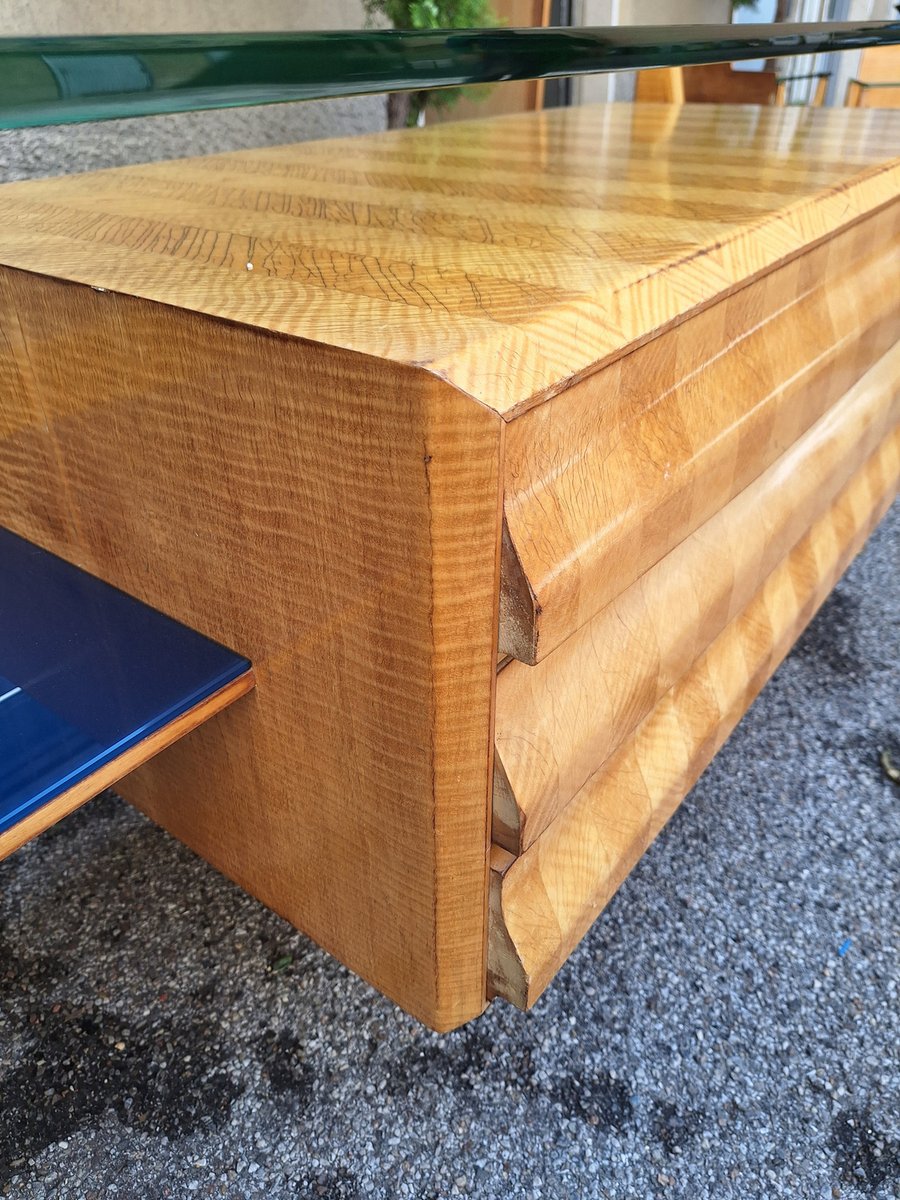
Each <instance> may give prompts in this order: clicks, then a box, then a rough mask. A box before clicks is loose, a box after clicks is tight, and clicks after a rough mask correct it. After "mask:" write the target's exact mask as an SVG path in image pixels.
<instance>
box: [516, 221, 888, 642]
mask: <svg viewBox="0 0 900 1200" xmlns="http://www.w3.org/2000/svg"><path fill="white" fill-rule="evenodd" d="M898 338H900V203H897V204H895V205H893V206H891V207H890V208H888V209H885V210H883V211H882V212H880V213H878V214H876V215H875V216H873V217H871V218H869V219H868V220H867V221H865V222H861V223H859V224H857V225H856V226H854V227H853V228H852V229H850V230H848V231H846V232H844V233H842V234H839V235H837V236H836V237H834V238H833V239H832V240H830V241H829V242H827V243H825V244H823V245H821V246H818V247H816V248H815V249H813V250H811V251H810V252H809V253H808V254H806V255H802V256H800V257H798V258H795V259H793V260H792V261H791V262H790V263H789V264H787V265H786V266H784V267H782V268H781V269H779V270H778V271H775V272H773V273H772V274H770V275H768V276H765V277H764V278H762V279H760V280H758V281H757V282H755V283H752V284H750V285H749V286H748V287H746V288H744V289H742V290H741V291H740V292H736V293H734V294H733V295H731V296H729V297H728V298H726V299H725V300H724V301H723V302H722V303H721V304H718V305H716V306H715V307H713V308H708V309H705V310H704V311H702V312H700V313H698V314H697V315H695V316H694V317H692V318H691V319H690V320H688V321H685V322H684V323H683V324H681V325H679V326H678V327H677V328H675V329H673V330H670V331H669V332H668V333H666V334H663V335H662V336H660V337H658V338H656V339H655V340H654V341H653V342H651V343H649V344H647V345H644V346H641V347H639V348H638V349H637V350H635V351H634V352H633V353H631V354H628V355H625V356H624V357H623V358H621V359H619V360H617V361H616V362H615V363H613V364H612V365H611V366H609V367H606V368H605V369H603V370H601V371H599V372H597V373H595V374H594V375H592V376H591V377H590V378H589V379H586V380H583V381H581V382H580V383H577V384H575V385H574V386H572V387H571V388H569V389H568V390H567V391H565V392H563V393H560V394H559V395H557V396H554V397H552V398H551V399H549V400H548V401H546V402H545V403H544V404H542V405H540V406H539V407H537V408H534V409H532V410H531V411H530V412H528V413H526V414H525V415H524V416H522V417H520V418H519V419H518V420H515V421H512V422H511V423H510V424H509V427H508V436H507V439H506V464H505V477H506V486H505V493H506V494H505V500H504V507H505V514H506V522H507V534H506V536H505V538H504V554H503V576H502V587H503V598H502V600H501V613H502V621H501V630H500V649H501V651H502V652H505V653H508V654H510V655H512V656H513V657H516V658H519V659H521V660H522V661H524V662H532V663H533V662H536V661H539V660H540V659H541V658H543V657H545V656H546V655H547V654H548V653H550V652H551V651H552V650H553V649H554V648H555V647H556V646H558V645H559V644H560V643H561V642H563V641H564V640H565V638H567V637H568V636H569V635H570V634H571V633H572V632H574V630H576V629H578V628H580V626H581V625H583V624H584V622H585V621H587V620H589V619H590V618H591V617H593V616H594V614H595V613H597V612H598V611H599V610H600V609H601V608H602V607H603V606H604V605H606V604H608V603H609V601H610V600H612V599H613V598H614V597H615V596H616V595H618V594H619V593H620V592H622V591H623V590H624V589H625V588H626V587H628V586H629V585H630V584H632V583H633V582H634V580H635V579H636V578H638V576H640V575H641V574H643V572H644V571H646V570H647V569H648V568H649V567H651V566H652V565H653V564H654V563H655V562H657V561H658V560H659V559H660V558H662V557H663V555H665V554H666V553H667V552H668V551H669V550H671V549H672V547H673V546H676V545H677V544H678V543H679V542H680V541H682V540H683V539H684V538H685V537H686V536H687V535H688V534H689V533H691V532H692V531H693V530H694V529H696V528H697V527H698V526H699V525H701V524H702V523H703V522H704V521H706V520H708V519H709V517H711V516H712V515H713V514H714V513H715V512H718V510H719V509H720V508H721V507H722V506H723V505H724V504H727V503H728V501H729V500H731V498H732V497H733V496H735V495H737V494H738V493H739V492H740V491H741V490H742V489H743V488H744V487H746V486H747V484H749V483H750V482H751V481H752V480H753V479H754V478H756V476H758V475H759V474H760V472H761V471H763V470H764V469H765V468H766V467H767V466H768V465H769V464H770V463H772V462H774V461H775V459H776V458H777V457H778V456H779V455H780V454H782V453H783V452H784V451H785V450H786V449H787V448H788V447H789V446H790V445H791V444H792V443H793V442H794V441H795V439H796V438H797V437H799V436H800V435H801V434H802V433H803V432H804V431H805V430H806V429H808V428H809V427H810V425H812V424H813V422H814V421H816V420H817V419H818V418H819V417H820V416H822V415H823V413H825V412H827V411H828V409H829V408H830V406H831V405H832V404H834V403H835V402H836V401H837V400H838V399H839V398H840V397H841V396H842V395H843V394H844V393H845V392H846V391H847V389H848V388H849V387H850V386H851V385H852V384H853V383H854V382H855V381H856V380H857V379H858V378H859V377H860V376H861V375H862V374H863V372H864V371H866V370H867V369H868V368H869V367H870V366H871V365H872V364H873V363H874V362H875V361H877V359H878V358H879V357H880V356H881V355H882V354H884V353H885V352H886V351H887V350H888V349H889V348H890V347H891V346H893V345H894V343H895V342H896V341H897V340H898Z"/></svg>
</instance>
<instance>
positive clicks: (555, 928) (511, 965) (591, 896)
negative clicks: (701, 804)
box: [488, 432, 900, 1008]
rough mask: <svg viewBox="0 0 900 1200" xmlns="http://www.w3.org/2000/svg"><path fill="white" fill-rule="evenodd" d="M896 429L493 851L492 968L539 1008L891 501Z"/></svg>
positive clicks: (498, 985) (509, 995)
mask: <svg viewBox="0 0 900 1200" xmlns="http://www.w3.org/2000/svg"><path fill="white" fill-rule="evenodd" d="M898 476H900V432H895V433H894V434H892V435H891V436H889V437H888V439H886V441H885V442H884V443H883V444H882V446H881V448H880V449H879V450H878V451H877V452H876V453H875V454H874V455H873V456H872V457H871V458H870V459H869V461H868V462H867V463H866V464H865V466H864V467H863V468H862V469H861V470H860V471H859V472H858V473H857V474H856V475H855V476H854V478H853V479H852V481H851V482H850V483H849V484H848V486H847V487H846V488H845V489H844V490H843V491H842V492H841V494H840V495H839V496H838V498H837V500H836V501H835V503H834V504H833V505H832V506H831V508H830V509H829V510H828V512H827V513H826V514H825V515H824V516H822V517H820V518H819V520H818V521H817V522H816V523H815V524H814V525H813V527H812V529H811V530H810V532H809V533H808V534H807V536H806V537H804V538H803V539H802V541H801V542H799V543H798V545H797V546H796V547H795V548H794V549H793V550H792V551H791V553H790V554H789V555H788V556H787V558H786V559H785V560H784V561H783V562H782V564H781V565H780V566H778V567H777V568H776V569H775V570H774V571H773V572H772V574H771V575H770V576H769V578H768V579H767V580H766V582H765V583H764V584H763V586H762V588H761V589H760V590H759V591H758V592H757V593H756V595H755V596H754V598H753V599H752V600H751V601H750V603H749V604H748V605H747V607H746V609H745V610H744V612H743V613H741V614H740V615H739V616H738V617H736V618H735V619H734V620H733V621H732V622H730V623H729V624H728V625H727V626H726V628H725V629H724V630H723V631H722V633H721V634H720V635H719V637H718V638H716V640H715V641H714V642H713V643H712V645H711V646H710V647H709V649H708V650H707V651H706V653H705V654H703V655H701V657H700V658H699V659H698V660H697V662H696V663H695V664H694V665H693V666H692V667H691V669H690V670H689V671H688V672H687V674H686V675H685V676H684V677H683V678H682V679H681V680H680V681H679V682H678V683H677V684H676V685H675V686H674V687H673V688H671V689H670V690H669V691H668V692H667V693H666V694H665V696H663V698H662V699H661V700H660V701H659V703H658V704H657V705H656V707H655V708H654V709H653V710H652V712H651V713H650V714H649V715H648V716H647V717H645V719H644V720H643V721H642V722H641V723H640V725H638V727H637V728H636V729H635V730H634V732H633V733H632V734H630V735H629V736H628V737H627V738H626V739H625V740H624V742H623V743H622V745H621V746H620V747H619V749H618V750H617V751H616V753H615V754H614V755H613V756H612V758H611V759H610V760H609V761H608V763H607V764H606V765H605V767H604V768H603V769H602V771H600V772H598V773H597V775H595V776H594V777H593V778H591V779H590V780H589V781H588V783H587V784H586V785H585V786H584V787H583V788H582V789H581V791H580V792H579V793H578V795H577V796H576V797H575V799H574V800H573V801H572V803H571V804H569V805H568V807H567V808H566V809H565V811H564V812H563V813H561V814H560V816H559V817H558V818H557V819H556V820H555V821H554V822H553V824H552V825H551V826H550V827H549V828H548V829H547V830H546V831H545V832H544V834H543V835H542V836H541V837H540V838H538V839H537V841H536V842H535V843H534V844H533V845H531V846H530V847H529V848H528V849H527V850H526V851H525V852H524V853H523V854H521V855H519V856H518V857H516V856H514V855H512V854H510V853H508V852H507V851H506V850H502V849H500V848H496V847H495V849H494V851H493V857H492V871H491V900H490V904H491V918H490V921H491V923H490V934H489V954H488V976H489V987H490V989H491V990H492V993H493V994H494V995H497V996H503V997H505V998H506V999H507V1000H509V1001H511V1002H512V1003H514V1004H516V1005H518V1006H519V1007H522V1008H527V1007H529V1006H530V1005H531V1004H533V1003H534V1001H535V1000H536V999H537V998H538V997H539V996H540V994H541V992H542V991H543V990H544V988H545V987H546V986H547V984H548V983H549V982H550V980H551V979H552V978H553V975H554V974H555V973H556V972H557V971H558V970H559V968H560V966H561V965H562V964H563V962H564V961H565V959H566V958H567V957H568V955H569V954H570V953H571V951H572V950H573V949H574V948H575V946H576V945H577V944H578V942H579V941H580V939H581V938H582V937H583V936H584V934H585V933H586V932H587V930H588V928H589V927H590V925H591V923H592V922H593V921H594V919H595V918H596V917H597V916H598V914H599V913H600V912H601V910H602V909H603V908H604V907H605V905H606V904H607V902H608V901H609V899H610V898H611V897H612V895H613V894H614V893H615V891H616V889H617V888H618V887H619V885H620V884H621V883H622V881H623V880H624V879H625V877H626V876H627V874H628V872H629V871H630V870H631V868H632V867H633V866H634V864H635V863H636V862H637V861H638V859H639V858H640V857H641V855H642V854H643V852H644V851H645V850H646V849H647V847H648V846H649V844H650V843H651V842H652V840H653V838H654V837H655V836H656V835H657V834H658V833H659V831H660V829H662V827H663V826H664V825H665V823H666V821H667V820H668V819H669V817H670V816H671V815H672V813H673V812H674V811H675V809H676V808H677V807H678V805H679V804H680V803H681V801H682V799H683V798H684V796H685V794H686V793H687V791H688V790H689V788H691V787H692V786H693V784H694V782H695V781H696V780H697V778H698V777H699V775H700V774H701V772H702V771H703V769H704V767H705V766H706V765H707V763H708V762H709V761H710V760H711V759H712V757H713V755H714V754H715V752H716V750H717V749H718V748H719V746H721V745H722V743H723V742H724V741H725V739H726V738H727V737H728V734H729V733H730V732H731V730H732V729H733V728H734V726H735V725H736V724H737V722H738V720H739V719H740V717H741V715H742V714H743V713H744V712H745V711H746V709H747V708H748V707H749V705H750V703H751V702H752V700H753V698H754V697H755V695H756V694H757V693H758V692H759V690H760V689H761V688H762V686H763V684H764V683H765V681H766V680H767V679H768V678H769V676H770V675H771V673H772V672H773V671H774V669H775V667H776V666H777V665H778V663H779V662H780V661H781V660H782V658H783V657H784V656H785V654H787V652H788V650H789V649H790V647H791V646H792V645H793V643H794V641H795V640H796V638H797V637H798V636H799V634H800V632H801V631H802V630H803V628H804V627H805V626H806V624H807V623H808V621H809V620H810V618H811V617H812V615H813V614H814V613H815V611H816V609H817V608H818V607H819V605H820V604H821V603H822V601H823V600H824V599H825V598H826V596H827V595H828V593H829V591H830V590H831V588H832V587H833V586H834V584H835V582H836V581H837V579H838V577H839V576H840V574H841V573H842V571H843V570H844V569H845V568H846V567H847V565H848V564H849V562H850V561H851V559H852V558H853V556H854V555H855V554H856V553H857V551H858V550H859V549H860V548H861V547H862V545H863V543H864V542H865V539H866V537H867V536H868V534H869V532H870V531H871V529H872V528H873V527H874V525H875V524H876V523H877V521H878V520H879V519H880V517H881V516H882V515H883V513H884V512H885V511H886V509H887V508H888V506H889V504H890V502H891V500H892V498H893V496H894V494H895V493H896V489H897V482H898Z"/></svg>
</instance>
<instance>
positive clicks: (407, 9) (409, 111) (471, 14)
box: [363, 0, 499, 127]
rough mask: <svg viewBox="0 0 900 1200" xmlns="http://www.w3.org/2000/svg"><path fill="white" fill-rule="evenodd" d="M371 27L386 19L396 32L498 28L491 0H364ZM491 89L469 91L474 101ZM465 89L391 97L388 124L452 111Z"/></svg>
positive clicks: (416, 120)
mask: <svg viewBox="0 0 900 1200" xmlns="http://www.w3.org/2000/svg"><path fill="white" fill-rule="evenodd" d="M363 7H364V9H365V12H366V18H367V20H368V22H369V24H374V23H375V21H377V20H378V18H379V17H383V18H386V19H387V20H388V21H389V22H390V23H391V24H392V25H393V26H394V28H395V29H482V28H484V27H485V26H489V25H498V24H499V21H498V19H497V15H496V13H495V12H494V9H493V7H492V5H491V0H363ZM489 90H490V89H489V88H477V89H476V88H469V89H468V93H469V95H470V96H471V97H473V98H475V99H478V98H480V97H481V96H485V95H487V93H488V92H489ZM463 91H464V89H463V88H459V87H454V88H440V89H439V90H437V91H433V92H400V93H394V94H392V95H390V96H389V97H388V124H389V125H391V126H394V127H396V126H398V125H416V124H418V120H419V114H420V113H421V112H423V111H424V110H425V107H426V106H427V105H430V106H432V107H433V108H449V106H450V105H451V104H455V103H456V101H457V100H459V98H460V96H462V95H463Z"/></svg>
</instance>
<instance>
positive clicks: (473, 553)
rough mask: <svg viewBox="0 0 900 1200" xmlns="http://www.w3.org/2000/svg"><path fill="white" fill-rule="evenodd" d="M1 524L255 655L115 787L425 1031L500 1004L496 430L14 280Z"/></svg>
mask: <svg viewBox="0 0 900 1200" xmlns="http://www.w3.org/2000/svg"><path fill="white" fill-rule="evenodd" d="M0 331H2V333H0V363H2V367H0V378H2V379H3V381H4V388H5V390H6V391H7V392H8V393H9V394H12V395H13V396H15V397H16V398H17V399H16V401H15V407H14V409H13V412H12V416H11V417H10V418H8V419H7V423H6V426H5V427H4V436H3V437H2V439H0V521H2V523H4V524H6V525H8V526H9V527H10V528H12V529H13V530H14V531H15V532H17V533H20V534H22V535H23V536H25V537H28V538H30V539H31V540H32V541H35V542H37V543H38V544H40V545H43V546H44V547H45V548H47V549H49V550H52V551H53V552H54V553H57V554H59V555H61V556H62V557H63V558H67V559H69V560H70V561H73V562H75V563H77V564H78V565H79V566H82V567H85V568H86V569H88V570H89V571H91V572H92V573H93V574H96V575H98V576H100V577H101V578H103V579H106V580H108V581H109V582H112V583H114V584H115V585H117V586H119V587H122V588H123V589H124V590H126V591H128V592H130V593H131V594H132V595H135V596H137V597H138V598H139V599H141V600H144V601H145V602H146V603H148V604H151V605H153V606H154V607H156V608H158V609H161V610H162V611H163V612H166V613H169V614H170V615H171V616H173V617H176V618H177V619H179V620H181V621H184V622H185V623H186V624H188V625H190V626H191V627H192V628H195V629H198V630H199V631H200V632H202V633H205V634H207V635H208V636H210V637H213V638H215V639H217V640H218V641H221V642H223V643H224V644H226V645H228V646H231V647H233V648H234V649H235V650H236V651H237V652H239V653H243V654H246V655H247V657H249V658H250V659H252V661H253V663H254V668H255V671H256V677H257V688H256V690H255V692H254V693H253V694H252V695H250V696H249V697H248V698H247V699H246V700H245V701H244V703H242V704H240V705H237V706H235V707H234V708H233V709H230V710H229V711H227V712H225V713H223V714H222V716H221V717H220V718H219V720H218V721H216V722H212V723H211V724H210V725H207V726H205V727H204V728H201V729H199V730H197V731H196V732H195V733H194V734H193V736H192V737H191V738H190V739H189V740H188V741H187V742H185V743H179V744H178V745H175V746H173V747H171V748H170V749H169V750H168V751H167V753H166V754H164V755H161V756H160V757H158V758H156V759H154V760H153V762H152V763H150V764H148V765H147V766H146V767H144V768H142V769H141V770H140V771H138V772H136V773H135V774H134V775H132V776H131V777H130V778H129V780H128V783H127V785H126V786H125V787H123V789H122V790H123V793H124V794H125V796H126V797H127V798H128V799H130V800H133V801H134V802H135V803H136V804H137V805H138V806H139V807H141V808H142V809H143V810H144V811H145V812H147V813H149V815H150V816H152V817H153V818H154V819H155V820H157V821H159V822H160V824H162V825H164V826H165V827H166V828H167V829H168V830H170V831H171V832H172V833H174V834H175V835H176V836H177V837H179V838H181V839H182V840H183V841H185V842H186V843H187V844H188V845H189V846H191V847H192V848H194V849H195V850H196V851H198V852H199V853H200V854H202V855H203V856H204V857H205V858H207V859H208V860H209V861H210V862H212V863H213V864H214V865H215V866H216V867H218V868H219V869H220V870H222V871H224V872H225V874H227V875H229V876H230V877H231V878H232V879H234V880H236V881H237V882H238V883H239V884H241V885H242V886H243V887H245V888H247V890H249V891H250V892H252V893H253V894H254V895H256V896H258V897H259V898H260V899H262V900H263V901H264V902H265V903H267V904H268V905H270V907H272V908H274V909H275V910H276V911H277V912H279V913H281V914H282V915H283V916H285V917H287V918H288V919H289V920H291V921H292V922H293V923H294V924H295V925H298V926H299V927H300V928H301V929H303V930H305V931H306V932H307V933H309V934H310V935H311V936H312V937H313V938H315V940H316V941H318V942H319V943H320V944H321V945H323V946H324V947H326V949H328V950H330V951H331V952H332V953H334V954H336V955H337V956H338V957H339V958H340V959H341V960H342V961H343V962H345V963H346V964H347V965H348V966H350V967H351V968H352V969H353V970H355V971H357V972H358V973H359V974H360V975H362V976H363V977H364V978H366V979H368V980H369V981H370V982H372V983H374V984H375V985H376V986H377V987H379V988H381V989H382V990H383V991H384V992H386V993H387V994H388V995H390V996H392V997H393V998H394V999H395V1000H397V1001H398V1003H400V1004H401V1005H403V1006H404V1007H406V1008H407V1009H409V1010H410V1011H411V1012H413V1013H414V1014H415V1015H417V1016H418V1017H420V1019H422V1020H423V1021H425V1022H427V1023H430V1024H432V1025H434V1026H435V1027H438V1028H448V1027H451V1026H453V1025H455V1024H459V1023H460V1022H462V1021H464V1020H466V1019H468V1018H469V1017H472V1016H474V1015H475V1014H477V1013H478V1012H480V1011H481V1009H482V1008H483V1006H484V1003H485V994H484V979H485V922H486V904H487V882H486V881H487V844H488V839H489V811H490V786H489V784H490V762H491V754H492V750H491V711H492V693H493V687H494V682H495V678H496V639H497V599H496V598H497V591H498V571H499V565H498V555H499V529H500V495H499V459H500V450H499V437H500V426H501V422H500V420H499V418H498V417H497V416H496V414H493V413H490V412H489V411H488V410H487V409H485V408H484V407H483V406H481V405H478V404H473V403H472V401H471V400H470V399H469V398H467V397H464V396H460V395H459V394H458V393H456V392H454V391H453V390H452V389H450V388H449V387H448V386H447V385H446V384H444V383H442V382H441V381H440V380H437V379H435V378H434V377H433V376H431V375H429V374H427V373H425V372H423V371H416V370H414V369H412V368H400V367H395V366H392V365H391V364H386V363H383V362H378V361H375V360H373V359H368V358H365V357H363V356H361V355H352V354H347V353H345V352H337V351H334V350H332V349H329V348H327V347H315V346H309V345H306V344H304V343H301V342H298V341H296V340H293V339H287V338H284V337H280V336H273V335H271V334H266V333H264V332H262V331H259V330H255V329H248V328H246V327H240V326H237V325H234V324H230V323H227V322H224V321H211V320H209V319H208V318H205V317H203V316H200V315H198V314H195V313H188V312H186V311H184V310H181V311H179V310H176V309H174V308H172V307H169V306H166V305H160V304H150V303H147V302H146V301H144V300H139V299H133V298H130V297H127V296H121V295H116V294H113V293H103V292H97V291H94V290H92V289H90V288H84V287H80V286H76V285H72V284H67V283H60V282H58V281H53V280H48V279H44V278H42V277H40V276H36V275H29V274H27V273H25V272H21V271H14V270H8V269H7V270H3V271H0Z"/></svg>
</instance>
